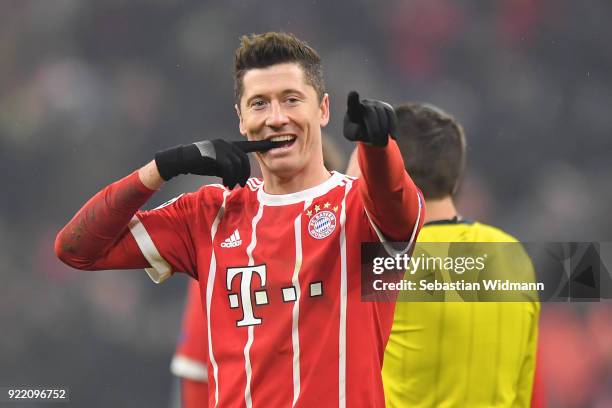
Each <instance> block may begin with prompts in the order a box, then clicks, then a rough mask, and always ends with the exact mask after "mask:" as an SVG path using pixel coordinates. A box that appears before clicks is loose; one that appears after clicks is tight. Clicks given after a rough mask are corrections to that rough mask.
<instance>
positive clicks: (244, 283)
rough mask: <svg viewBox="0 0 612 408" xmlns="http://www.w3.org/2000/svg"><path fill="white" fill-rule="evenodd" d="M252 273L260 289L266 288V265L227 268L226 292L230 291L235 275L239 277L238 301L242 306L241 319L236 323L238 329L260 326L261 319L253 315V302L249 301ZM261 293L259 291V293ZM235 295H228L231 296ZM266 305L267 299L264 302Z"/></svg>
mask: <svg viewBox="0 0 612 408" xmlns="http://www.w3.org/2000/svg"><path fill="white" fill-rule="evenodd" d="M253 273H256V274H257V275H259V279H260V280H261V288H264V287H265V286H266V265H257V266H241V267H238V268H227V290H229V291H231V290H232V281H233V280H234V277H235V276H236V275H240V300H241V302H240V303H241V304H242V305H241V306H242V319H241V320H238V321H237V322H236V325H237V326H238V327H242V326H254V325H258V324H261V319H260V318H258V317H256V316H255V315H254V314H253V302H252V300H251V292H252V290H251V281H252V280H253ZM260 292H261V291H260ZM232 295H234V296H236V295H235V294H230V303H231V296H232ZM265 303H267V299H266V302H265Z"/></svg>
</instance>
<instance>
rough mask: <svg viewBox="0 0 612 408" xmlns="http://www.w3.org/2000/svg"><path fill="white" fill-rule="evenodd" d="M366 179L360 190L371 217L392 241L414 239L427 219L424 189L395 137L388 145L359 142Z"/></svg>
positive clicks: (359, 152) (359, 157) (360, 161)
mask: <svg viewBox="0 0 612 408" xmlns="http://www.w3.org/2000/svg"><path fill="white" fill-rule="evenodd" d="M357 145H358V147H357V150H358V153H357V154H358V160H359V167H360V168H361V173H362V179H363V182H361V183H360V193H361V197H362V199H363V203H364V206H365V208H366V211H367V212H368V216H369V217H370V220H371V221H372V222H373V223H374V225H375V226H376V227H377V228H378V229H379V230H380V231H381V232H382V234H383V235H384V237H385V238H386V239H388V240H390V241H403V242H412V241H414V240H415V239H416V236H417V234H418V231H419V230H420V228H421V226H422V225H423V221H424V218H425V205H424V202H423V199H422V195H421V192H420V191H419V189H418V188H417V186H416V185H415V184H414V182H413V181H412V179H411V178H410V176H409V175H408V173H407V172H406V169H405V168H404V161H403V159H402V155H401V153H400V150H399V148H398V146H397V143H396V142H395V140H393V139H391V138H390V139H389V143H388V144H387V146H386V147H374V146H368V145H365V144H363V143H357Z"/></svg>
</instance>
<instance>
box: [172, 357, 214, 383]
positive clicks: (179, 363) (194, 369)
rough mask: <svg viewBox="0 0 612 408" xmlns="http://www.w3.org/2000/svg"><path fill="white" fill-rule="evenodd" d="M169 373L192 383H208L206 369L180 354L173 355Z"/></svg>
mask: <svg viewBox="0 0 612 408" xmlns="http://www.w3.org/2000/svg"><path fill="white" fill-rule="evenodd" d="M170 372H172V374H174V375H176V376H177V377H182V378H187V379H189V380H193V381H201V382H208V368H207V367H206V366H205V365H204V364H202V363H201V362H199V361H198V360H194V359H192V358H189V357H186V356H184V355H182V354H175V355H174V357H172V362H171V363H170Z"/></svg>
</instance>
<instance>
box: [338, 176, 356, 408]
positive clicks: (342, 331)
mask: <svg viewBox="0 0 612 408" xmlns="http://www.w3.org/2000/svg"><path fill="white" fill-rule="evenodd" d="M345 182H346V187H345V188H344V198H343V199H342V210H341V212H340V328H339V333H338V340H339V341H338V343H339V344H338V398H339V401H338V406H339V407H340V408H345V407H346V308H347V301H348V287H347V286H348V280H347V279H348V278H347V266H346V197H347V196H348V193H349V191H350V190H351V188H352V187H353V180H351V179H348V180H346V179H345Z"/></svg>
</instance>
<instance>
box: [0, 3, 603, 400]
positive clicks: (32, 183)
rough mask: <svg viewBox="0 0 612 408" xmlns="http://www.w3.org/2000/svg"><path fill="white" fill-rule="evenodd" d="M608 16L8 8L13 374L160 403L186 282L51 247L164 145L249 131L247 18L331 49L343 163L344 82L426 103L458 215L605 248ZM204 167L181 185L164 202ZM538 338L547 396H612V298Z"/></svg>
mask: <svg viewBox="0 0 612 408" xmlns="http://www.w3.org/2000/svg"><path fill="white" fill-rule="evenodd" d="M611 18H612V2H610V1H609V0H590V1H588V2H577V1H571V0H494V1H485V0H479V1H477V0H470V1H463V2H456V1H452V0H403V1H398V0H394V1H386V2H379V1H372V0H355V1H350V2H349V1H343V2H339V1H335V2H331V1H329V2H324V1H320V0H312V1H302V2H285V1H265V2H255V1H245V0H228V1H225V2H212V1H208V2H203V1H178V0H148V1H144V0H138V1H136V0H134V1H130V2H127V1H120V0H108V1H93V0H38V1H30V0H4V1H2V2H1V3H0V174H2V177H3V183H2V188H1V190H0V191H1V193H0V196H1V199H0V274H1V277H2V281H1V282H2V283H1V284H0V386H13V385H30V386H44V385H57V386H64V387H69V388H70V389H71V394H72V395H71V398H72V404H71V406H79V407H92V408H95V407H110V406H116V407H121V406H131V407H139V406H143V407H144V406H147V407H164V406H167V404H168V401H169V399H170V384H171V378H170V374H169V371H168V365H169V361H170V357H171V354H172V352H173V349H174V343H175V341H176V338H177V331H178V328H179V323H180V316H181V309H182V305H183V301H184V288H185V282H186V279H185V277H182V276H179V277H175V278H173V279H171V280H170V281H169V282H167V283H165V284H164V285H162V286H159V287H158V286H155V285H154V284H152V283H151V282H150V281H149V279H148V277H146V275H145V274H144V272H140V271H114V272H78V271H74V270H71V269H69V268H67V267H65V266H63V265H62V264H61V263H60V262H59V261H58V260H57V259H56V258H55V257H54V254H53V250H52V248H53V240H54V237H55V234H56V232H57V231H58V229H59V228H60V227H61V226H62V225H63V224H64V223H65V222H66V221H67V220H68V218H69V217H70V216H71V215H72V214H73V213H74V212H75V211H76V210H77V209H78V208H79V206H80V205H81V204H82V203H83V202H84V201H85V200H86V199H87V198H89V197H90V196H91V195H93V194H94V193H95V192H96V191H98V190H99V189H100V188H101V187H103V186H104V185H105V184H107V183H109V182H110V181H112V180H115V179H117V178H119V177H121V176H123V175H125V174H128V172H130V171H132V170H133V169H135V168H137V167H139V166H140V165H142V164H144V163H145V162H147V161H148V160H150V159H151V157H152V155H153V153H154V152H155V151H157V150H159V149H161V148H164V147H167V146H171V145H174V144H178V143H188V142H192V141H194V140H197V139H204V138H218V137H225V138H229V139H238V138H239V137H240V136H239V133H238V127H237V121H236V119H235V113H234V110H233V92H232V63H233V50H234V49H235V47H236V46H237V44H238V37H239V35H241V34H244V33H251V32H261V31H269V30H284V31H290V32H293V33H295V34H296V35H298V36H299V37H302V38H304V39H306V40H308V41H309V42H310V43H311V44H312V45H313V46H314V47H315V48H317V49H318V50H319V51H320V53H321V55H322V57H323V59H324V63H325V68H326V79H327V87H328V91H329V93H330V94H331V101H332V121H331V125H330V126H329V127H328V128H327V134H328V137H329V138H330V139H331V140H333V141H334V142H335V143H336V144H337V145H338V147H339V150H340V151H341V152H342V153H343V154H344V155H345V156H346V155H348V153H349V149H350V148H351V145H350V144H349V143H348V142H345V141H344V140H343V139H342V137H341V118H342V115H343V111H344V104H345V97H346V94H347V92H348V91H350V90H352V89H357V90H359V91H360V92H361V93H362V95H364V96H365V97H375V98H382V99H386V100H388V101H389V102H391V103H399V102H403V101H407V100H415V101H427V102H431V103H434V104H437V105H439V106H440V107H442V108H444V109H445V110H447V111H448V112H451V113H453V114H455V116H457V117H458V119H459V120H460V121H461V122H462V123H463V124H464V126H465V128H466V131H467V135H468V144H469V150H468V155H469V156H468V163H469V165H468V169H467V175H466V177H465V180H464V185H463V188H462V190H461V195H460V204H461V205H460V208H461V209H462V212H463V214H464V215H465V216H468V217H469V218H476V219H480V220H483V221H486V222H489V223H492V224H495V225H498V226H500V227H502V228H503V229H505V230H506V231H509V232H511V233H513V234H514V235H516V236H517V237H519V238H520V239H521V240H524V241H536V240H542V241H565V240H576V241H580V240H585V241H597V240H601V241H605V240H608V241H612V239H611V235H612V232H611V231H612V214H611V209H612V207H611V204H610V203H611V202H612V177H611V176H610V174H611V170H612V161H611V160H610V156H611V154H612V114H611V111H610V108H611V106H612V47H611V46H610V40H611V39H612V25H610V24H609V22H610V19H611ZM203 182H204V180H203V179H201V178H196V177H183V178H180V179H179V180H176V181H174V182H172V183H170V184H169V185H168V186H166V187H164V189H163V190H162V192H161V193H159V194H158V195H157V196H156V197H154V200H153V203H152V204H155V203H157V204H159V203H162V202H163V201H165V200H166V199H168V198H170V197H172V196H174V195H176V194H178V193H179V192H182V191H185V190H193V189H196V188H197V187H198V185H200V184H201V183H203ZM541 331H542V336H541V338H542V349H543V357H544V364H545V366H544V376H545V381H546V389H547V394H548V397H547V398H548V401H549V402H550V404H551V406H556V407H587V406H592V407H604V406H606V407H610V406H612V306H611V304H610V303H599V304H598V303H590V304H574V305H569V304H549V305H545V306H544V312H543V315H542V323H541ZM11 406H13V405H11Z"/></svg>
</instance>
